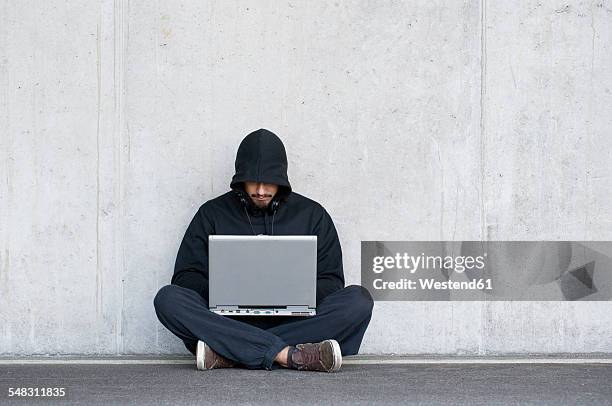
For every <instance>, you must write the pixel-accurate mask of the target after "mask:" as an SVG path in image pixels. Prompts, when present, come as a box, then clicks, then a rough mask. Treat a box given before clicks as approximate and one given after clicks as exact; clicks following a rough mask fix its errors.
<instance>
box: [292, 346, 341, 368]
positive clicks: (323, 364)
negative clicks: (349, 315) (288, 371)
mask: <svg viewBox="0 0 612 406" xmlns="http://www.w3.org/2000/svg"><path fill="white" fill-rule="evenodd" d="M287 361H288V362H287V364H288V366H289V368H292V369H298V370H301V371H323V372H336V371H338V370H339V369H340V367H341V366H342V353H341V352H340V345H339V344H338V342H337V341H336V340H325V341H321V342H320V343H314V344H313V343H305V344H298V345H296V346H295V350H293V351H290V353H289V357H288V360H287Z"/></svg>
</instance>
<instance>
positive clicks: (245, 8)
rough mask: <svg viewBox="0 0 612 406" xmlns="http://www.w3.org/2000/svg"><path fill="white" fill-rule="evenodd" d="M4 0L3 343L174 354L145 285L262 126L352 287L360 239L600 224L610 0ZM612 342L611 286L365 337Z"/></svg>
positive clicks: (398, 310)
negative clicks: (278, 143) (329, 236)
mask: <svg viewBox="0 0 612 406" xmlns="http://www.w3.org/2000/svg"><path fill="white" fill-rule="evenodd" d="M170 3H172V4H170ZM0 7H1V9H0V90H1V91H0V110H1V111H0V120H1V121H0V129H1V130H0V134H1V138H0V144H1V145H0V155H1V163H2V164H1V165H0V210H1V212H0V317H1V319H0V354H5V355H6V354H56V353H62V354H70V353H79V354H121V353H186V350H185V349H184V347H183V346H182V343H180V341H179V340H178V339H176V338H175V337H173V336H171V335H170V333H168V332H167V331H166V330H165V329H164V328H163V326H161V324H159V323H158V321H157V319H156V317H155V314H154V311H153V307H152V299H153V296H154V295H155V292H156V291H157V289H158V288H159V287H160V286H162V285H164V284H166V283H168V282H169V279H170V276H171V273H172V266H173V263H174V259H175V255H176V251H177V249H178V244H179V242H180V239H181V237H182V235H183V233H184V230H185V227H186V226H187V223H188V222H189V220H190V219H191V217H192V216H193V214H194V212H195V210H196V209H197V208H198V207H199V206H200V204H202V203H203V202H204V201H206V200H208V199H210V198H212V197H214V196H216V195H218V194H221V193H223V192H225V191H226V190H227V189H228V183H229V180H230V176H231V175H232V173H233V159H234V154H235V150H236V148H237V146H238V144H239V142H240V140H241V139H242V137H243V136H244V135H245V134H247V133H248V132H249V131H251V130H254V129H257V128H260V127H265V128H269V129H271V130H273V131H275V132H276V133H278V134H279V135H280V136H281V137H282V138H283V140H284V142H285V144H286V147H287V150H288V154H289V160H290V163H289V176H290V179H291V181H292V183H293V185H294V188H295V190H296V191H298V192H300V193H303V194H306V195H308V196H310V197H312V198H314V199H315V200H318V201H319V202H321V203H322V204H323V205H324V206H325V207H326V208H327V209H328V211H329V212H330V213H331V214H332V217H333V218H334V220H335V222H336V226H337V228H338V231H339V234H340V238H341V242H342V245H343V249H344V261H345V273H346V277H347V282H348V283H358V282H359V249H360V241H361V240H373V239H381V240H385V239H387V240H403V239H406V240H410V239H416V240H430V239H431V240H470V239H475V240H479V239H494V240H495V239H497V240H504V239H510V240H512V239H517V240H520V239H529V240H531V239H533V240H538V239H551V240H558V239H560V240H610V239H612V200H611V199H610V190H611V189H612V179H611V177H610V175H611V169H612V168H611V165H610V162H612V138H611V137H610V136H611V135H612V134H611V132H612V114H611V113H612V111H611V110H610V106H612V93H611V89H612V69H611V67H612V3H611V2H610V1H592V2H584V1H564V2H558V1H557V2H536V1H518V2H502V1H497V2H494V1H485V0H483V1H482V2H478V1H465V2H460V1H456V2H443V1H434V2H432V1H415V2H408V1H406V2H397V1H394V2H391V1H388V2H383V1H380V2H374V1H317V2H312V1H299V0H292V1H288V2H280V1H256V2H241V1H208V2H180V3H179V2H176V3H174V2H161V1H153V2H151V1H143V0H129V1H127V0H117V1H115V2H112V1H103V0H100V1H97V2H92V1H72V2H61V1H39V2H28V1H8V0H5V1H3V2H2V3H1V6H0ZM611 336H612V305H611V304H610V303H609V302H591V303H585V302H580V303H577V302H574V303H572V302H546V303H544V302H542V303H540V302H493V303H481V302H456V303H452V302H451V303H446V302H418V303H410V302H395V303H391V302H380V303H376V306H375V309H374V317H373V320H372V322H371V327H370V329H369V331H368V333H367V335H366V338H365V342H364V344H363V347H362V352H364V353H403V354H423V353H437V354H500V353H535V352H537V353H549V352H580V353H582V352H599V351H601V352H612V340H611V339H610V337H611Z"/></svg>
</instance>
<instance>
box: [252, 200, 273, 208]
mask: <svg viewBox="0 0 612 406" xmlns="http://www.w3.org/2000/svg"><path fill="white" fill-rule="evenodd" d="M268 203H270V202H269V201H264V202H260V201H256V200H254V201H253V204H254V205H255V206H257V207H259V208H260V209H265V208H266V207H268Z"/></svg>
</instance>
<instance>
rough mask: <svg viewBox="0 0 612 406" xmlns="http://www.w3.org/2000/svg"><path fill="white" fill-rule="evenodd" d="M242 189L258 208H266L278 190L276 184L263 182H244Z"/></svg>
mask: <svg viewBox="0 0 612 406" xmlns="http://www.w3.org/2000/svg"><path fill="white" fill-rule="evenodd" d="M244 191H245V192H246V193H247V194H248V195H249V197H250V198H251V200H252V201H253V204H255V205H256V206H257V207H259V208H262V209H263V208H266V207H267V206H268V204H269V203H270V202H271V201H272V198H273V197H274V195H275V194H276V192H278V185H275V184H273V183H263V182H244Z"/></svg>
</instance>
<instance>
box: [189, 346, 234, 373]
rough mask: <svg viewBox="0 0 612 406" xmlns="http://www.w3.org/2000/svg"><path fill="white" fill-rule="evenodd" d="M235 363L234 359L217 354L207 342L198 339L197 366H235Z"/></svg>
mask: <svg viewBox="0 0 612 406" xmlns="http://www.w3.org/2000/svg"><path fill="white" fill-rule="evenodd" d="M235 365H236V363H235V362H234V361H231V360H229V359H227V358H224V357H222V356H221V355H219V354H217V353H216V352H214V351H213V349H212V348H210V347H209V346H208V345H207V344H206V343H205V342H203V341H198V347H197V351H196V367H197V368H198V369H200V370H208V369H216V368H233V367H234V366H235Z"/></svg>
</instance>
